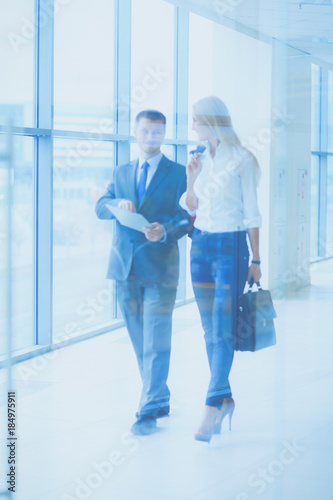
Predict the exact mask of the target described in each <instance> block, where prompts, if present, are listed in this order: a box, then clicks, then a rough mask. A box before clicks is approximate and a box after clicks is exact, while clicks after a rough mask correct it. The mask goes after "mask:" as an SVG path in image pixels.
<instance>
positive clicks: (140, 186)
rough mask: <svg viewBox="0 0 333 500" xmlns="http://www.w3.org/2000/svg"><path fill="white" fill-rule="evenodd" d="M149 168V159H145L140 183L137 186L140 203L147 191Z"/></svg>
mask: <svg viewBox="0 0 333 500" xmlns="http://www.w3.org/2000/svg"><path fill="white" fill-rule="evenodd" d="M148 168H149V163H148V162H147V161H145V162H144V164H143V165H142V167H141V174H140V179H139V184H138V188H137V191H138V201H139V205H140V203H141V201H142V198H143V196H144V194H145V192H146V183H147V175H148Z"/></svg>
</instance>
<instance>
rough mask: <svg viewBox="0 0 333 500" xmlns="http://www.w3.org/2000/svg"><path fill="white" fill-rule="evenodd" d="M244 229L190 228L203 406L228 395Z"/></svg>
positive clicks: (244, 262) (244, 261) (244, 259)
mask: <svg viewBox="0 0 333 500" xmlns="http://www.w3.org/2000/svg"><path fill="white" fill-rule="evenodd" d="M248 262H249V250H248V246H247V241H246V231H235V232H230V233H207V232H202V231H199V230H198V229H194V231H193V236H192V249H191V275H192V283H193V289H194V294H195V298H196V301H197V304H198V308H199V311H200V316H201V322H202V326H203V329H204V332H205V342H206V350H207V356H208V362H209V367H210V371H211V379H210V383H209V387H208V393H207V398H206V405H209V406H217V407H221V405H222V403H223V399H224V398H229V397H231V389H230V384H229V373H230V370H231V366H232V361H233V357H234V339H235V328H236V311H237V298H238V297H239V296H240V295H241V294H242V292H243V290H244V287H245V283H246V279H247V273H248Z"/></svg>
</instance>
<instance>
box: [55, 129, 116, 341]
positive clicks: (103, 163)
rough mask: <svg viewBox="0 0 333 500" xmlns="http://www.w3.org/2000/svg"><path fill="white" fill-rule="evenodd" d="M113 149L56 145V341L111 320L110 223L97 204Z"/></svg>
mask: <svg viewBox="0 0 333 500" xmlns="http://www.w3.org/2000/svg"><path fill="white" fill-rule="evenodd" d="M113 163H114V145H113V144H112V143H109V142H101V141H89V140H84V141H83V140H80V141H74V140H64V139H55V141H54V200H53V294H54V296H53V322H54V336H55V338H57V337H61V336H63V335H65V334H70V333H76V332H78V331H80V330H84V329H88V328H91V327H96V326H98V325H101V324H102V323H106V322H109V321H111V320H112V318H113V317H114V311H113V288H112V286H113V284H112V282H111V281H110V280H107V279H105V276H106V270H107V262H108V255H109V252H110V248H111V237H112V222H111V221H103V220H99V219H98V218H97V216H96V214H95V204H96V202H97V200H98V199H99V198H100V196H102V194H103V193H104V191H105V188H106V186H107V184H108V183H109V180H110V177H111V169H112V167H113Z"/></svg>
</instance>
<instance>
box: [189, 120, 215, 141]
mask: <svg viewBox="0 0 333 500" xmlns="http://www.w3.org/2000/svg"><path fill="white" fill-rule="evenodd" d="M192 120H193V121H192V130H194V131H195V132H196V133H197V136H198V139H199V141H208V140H209V139H211V138H212V137H211V136H210V134H209V127H206V126H205V125H201V124H200V123H199V122H198V120H197V119H196V118H195V116H194V115H193V119H192Z"/></svg>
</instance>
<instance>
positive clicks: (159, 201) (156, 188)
mask: <svg viewBox="0 0 333 500" xmlns="http://www.w3.org/2000/svg"><path fill="white" fill-rule="evenodd" d="M165 125H166V118H165V116H164V115H163V114H162V113H160V112H159V111H155V110H147V111H142V112H141V113H139V114H138V116H137V117H136V121H135V129H134V135H135V137H136V139H137V142H138V145H139V149H140V156H139V159H136V160H135V161H132V162H130V163H128V164H126V165H120V166H117V167H116V168H115V170H114V172H113V180H112V181H111V183H110V184H109V186H108V187H107V190H106V193H105V195H104V196H103V197H102V198H101V199H100V200H99V201H98V202H97V205H96V213H97V216H98V217H99V218H100V219H112V218H113V216H112V214H111V212H110V211H109V210H108V208H107V207H106V204H111V205H112V206H114V207H119V208H123V209H125V210H130V211H132V212H139V213H141V214H142V215H144V217H146V219H147V220H148V221H149V222H150V223H151V226H152V227H151V228H148V227H144V228H143V231H144V232H139V231H136V230H134V229H130V228H128V227H125V226H123V225H121V224H120V223H119V222H118V221H117V222H116V230H115V234H114V235H113V243H112V248H111V254H110V259H109V267H108V273H107V277H108V278H110V279H115V280H117V285H118V301H119V304H120V307H121V310H122V313H123V316H124V319H125V323H126V326H127V329H128V332H129V336H130V339H131V341H132V344H133V347H134V350H135V354H136V357H137V361H138V365H139V370H140V374H141V378H142V384H143V387H142V393H141V399H140V404H139V410H138V412H137V414H136V417H137V420H136V422H135V423H134V424H133V426H132V428H131V431H132V432H133V433H134V434H137V435H146V434H151V433H152V432H154V431H155V429H156V418H159V417H162V416H165V415H167V414H168V413H169V410H170V407H169V399H170V391H169V389H168V386H167V377H168V372H169V360H170V349H171V322H172V312H173V308H174V305H175V299H176V291H177V284H178V276H179V252H178V243H177V240H178V239H179V238H180V237H182V236H183V235H184V234H186V232H187V230H188V227H189V216H188V214H187V213H186V212H185V211H184V210H183V209H182V208H181V207H180V206H179V203H178V202H179V199H180V196H181V195H182V193H183V192H185V191H186V177H185V168H184V167H183V166H182V165H179V164H177V163H174V162H172V161H170V160H168V159H167V158H166V157H165V156H164V155H163V154H162V153H161V150H160V147H161V144H162V142H163V139H164V136H165Z"/></svg>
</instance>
